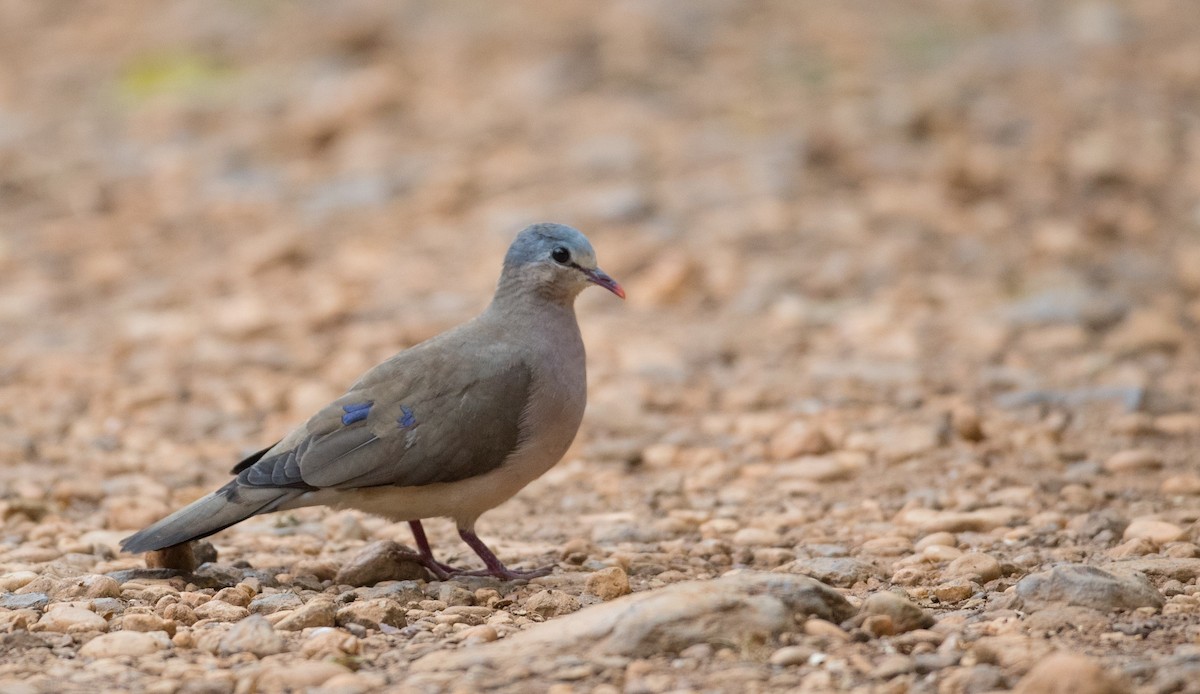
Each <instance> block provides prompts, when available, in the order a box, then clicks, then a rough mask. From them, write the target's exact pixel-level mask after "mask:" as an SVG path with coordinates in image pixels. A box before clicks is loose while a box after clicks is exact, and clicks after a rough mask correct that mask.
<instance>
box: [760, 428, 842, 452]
mask: <svg viewBox="0 0 1200 694" xmlns="http://www.w3.org/2000/svg"><path fill="white" fill-rule="evenodd" d="M832 448H833V447H832V445H831V444H830V443H829V438H828V437H827V436H826V435H825V432H824V431H822V430H821V429H820V427H817V426H814V425H812V424H809V423H808V422H802V421H796V422H791V423H790V424H788V425H786V426H784V427H783V428H782V429H780V430H779V431H777V432H776V433H775V434H774V435H773V436H772V437H771V441H770V444H769V445H768V447H767V450H768V452H769V453H770V455H771V457H772V458H774V459H775V460H787V459H789V458H795V457H797V456H802V455H809V456H817V455H821V454H823V453H828V452H829V451H830V450H832Z"/></svg>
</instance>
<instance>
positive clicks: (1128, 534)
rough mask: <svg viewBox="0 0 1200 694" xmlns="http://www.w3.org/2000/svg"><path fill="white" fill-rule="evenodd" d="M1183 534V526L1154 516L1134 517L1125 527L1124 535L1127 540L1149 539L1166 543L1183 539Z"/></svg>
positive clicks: (1157, 542)
mask: <svg viewBox="0 0 1200 694" xmlns="http://www.w3.org/2000/svg"><path fill="white" fill-rule="evenodd" d="M1183 536H1184V530H1183V528H1181V527H1179V526H1178V525H1175V524H1174V523H1167V522H1166V521H1160V520H1155V519H1153V518H1134V519H1133V520H1132V521H1130V523H1129V526H1128V527H1126V528H1125V533H1124V535H1123V537H1124V538H1125V539H1126V540H1135V539H1136V540H1147V541H1149V542H1152V543H1154V544H1156V545H1165V544H1167V543H1168V542H1174V541H1176V540H1179V539H1182V538H1183Z"/></svg>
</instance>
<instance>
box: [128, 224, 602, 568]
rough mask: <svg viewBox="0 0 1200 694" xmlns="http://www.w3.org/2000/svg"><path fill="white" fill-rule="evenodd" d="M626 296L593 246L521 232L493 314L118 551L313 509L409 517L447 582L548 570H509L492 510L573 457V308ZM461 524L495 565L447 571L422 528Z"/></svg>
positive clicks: (373, 377)
mask: <svg viewBox="0 0 1200 694" xmlns="http://www.w3.org/2000/svg"><path fill="white" fill-rule="evenodd" d="M590 285H599V286H600V287H603V288H605V289H607V290H608V291H610V292H612V293H613V294H615V295H617V296H618V297H620V298H622V299H624V298H625V290H624V289H622V288H621V285H620V284H618V283H617V281H616V280H614V279H613V278H612V277H610V276H609V275H607V274H605V272H604V271H603V270H601V269H600V267H599V266H598V265H597V264H596V254H595V251H594V250H593V249H592V245H591V243H590V242H589V241H588V239H587V237H585V236H584V235H583V234H582V233H581V232H579V231H578V230H576V229H573V228H571V227H569V226H565V225H561V224H550V223H544V224H535V225H533V226H530V227H527V228H526V229H524V230H523V231H521V232H520V233H519V234H518V235H517V237H516V239H515V240H514V241H513V242H512V245H511V246H510V247H509V249H508V252H507V254H506V255H505V257H504V264H503V268H502V270H501V273H500V280H499V282H498V283H497V286H496V292H495V295H494V296H493V298H492V301H491V303H490V304H489V305H488V307H487V308H486V309H485V310H484V311H483V312H482V313H481V314H479V315H478V316H476V317H475V318H473V319H471V320H470V321H468V322H466V323H463V324H461V325H459V326H458V327H455V328H452V329H450V330H448V331H446V332H444V333H441V334H439V335H437V336H435V337H433V338H430V339H429V340H426V341H425V342H422V343H420V344H417V345H415V346H413V347H410V348H408V349H406V350H404V351H401V352H400V353H398V354H396V355H395V356H392V357H391V358H389V359H387V360H386V361H384V362H382V363H380V364H379V365H377V366H375V367H373V368H372V369H370V370H369V371H367V372H366V373H365V374H363V376H362V377H361V378H359V379H358V381H357V382H356V383H354V384H353V385H352V386H350V389H349V390H347V391H346V393H345V394H344V395H342V396H341V397H339V398H338V399H336V400H334V401H333V402H331V403H330V404H329V405H327V406H326V407H325V408H323V409H321V410H320V411H318V412H317V413H316V414H314V415H313V416H312V417H310V418H309V419H308V421H306V422H305V423H304V424H302V425H300V426H299V427H297V428H296V429H295V430H293V431H292V432H291V433H289V434H288V435H287V436H285V437H283V439H282V440H280V441H279V442H278V443H276V444H274V445H272V446H268V447H267V448H264V449H263V450H261V451H259V452H257V453H255V454H253V455H251V456H249V457H248V458H246V459H245V460H243V461H241V462H240V463H238V464H237V465H236V466H234V468H233V469H232V470H231V471H230V474H233V475H235V477H234V478H233V479H232V480H230V481H229V483H228V484H226V485H225V486H223V487H221V488H220V489H217V490H216V491H214V492H212V493H210V494H208V495H207V496H204V497H202V498H200V499H198V500H197V501H195V502H193V503H192V504H190V505H188V506H185V507H184V508H182V509H180V510H178V511H175V512H174V513H172V514H170V515H169V516H167V517H166V518H163V519H162V520H160V521H158V522H156V523H154V524H152V525H150V526H149V527H147V528H145V529H144V530H141V531H139V532H137V533H135V534H133V535H131V536H129V537H127V538H125V539H124V540H122V542H121V546H122V549H124V550H125V551H128V552H134V553H139V552H149V551H157V550H164V549H169V548H172V547H176V546H178V545H181V544H184V543H187V542H190V541H192V540H197V539H200V538H203V537H207V536H209V535H212V534H213V533H216V532H219V531H221V530H224V529H225V528H228V527H229V526H231V525H234V524H235V523H239V522H241V521H243V520H246V519H247V518H250V517H252V516H256V515H259V514H263V513H270V512H274V511H284V510H289V509H296V508H302V507H308V506H327V507H331V508H334V509H358V510H360V511H364V512H367V513H371V514H375V515H378V516H382V517H384V518H387V519H390V520H393V521H396V522H400V521H407V522H408V524H409V527H410V529H411V530H412V534H413V539H414V541H415V544H416V546H417V552H416V553H413V555H412V557H411V558H412V559H414V560H416V561H418V562H420V564H421V565H423V566H424V567H425V568H427V569H428V570H429V571H430V573H432V574H433V575H434V576H436V577H438V578H439V579H442V580H444V579H446V578H449V577H451V576H456V575H485V576H486V575H491V576H494V577H496V578H499V579H502V580H516V579H528V578H534V577H537V576H544V575H546V574H548V573H549V572H550V571H551V569H552V567H543V568H539V569H533V570H526V571H521V570H514V569H509V568H508V567H506V566H505V565H504V563H503V562H501V561H500V559H499V558H497V557H496V555H495V554H494V553H493V552H492V551H491V550H490V549H488V547H487V545H486V544H484V542H483V541H482V540H480V539H479V536H478V535H476V534H475V530H474V527H475V522H476V520H477V519H478V518H479V517H480V515H482V514H483V513H484V512H486V511H488V510H490V509H492V508H495V507H496V506H498V505H500V504H501V503H503V502H504V501H506V500H508V499H509V498H511V497H512V496H513V495H515V494H516V493H517V492H518V491H520V490H521V489H522V488H523V487H525V486H526V485H527V484H529V483H530V482H532V481H533V480H535V479H537V478H538V477H540V476H541V475H542V474H543V473H545V472H546V471H547V470H549V469H550V468H551V467H553V466H554V465H555V464H556V463H557V462H558V461H559V460H560V459H561V458H562V457H563V455H564V454H566V452H567V449H568V448H569V447H570V445H571V443H572V441H573V440H574V439H575V435H576V433H577V432H578V430H579V425H580V423H581V421H582V419H583V412H584V406H585V404H586V400H587V382H586V377H585V367H584V345H583V339H582V336H581V335H580V332H579V324H578V322H577V321H576V317H575V298H576V297H577V296H578V295H579V293H580V292H581V291H583V289H585V288H586V287H588V286H590ZM439 517H444V518H450V519H452V520H453V521H454V523H455V524H456V526H457V528H458V534H459V536H460V537H461V538H462V540H463V541H464V542H465V543H466V544H467V545H468V546H469V547H470V548H471V549H472V550H474V551H475V553H476V554H477V555H479V558H480V559H482V560H483V563H484V565H485V566H486V568H485V569H483V570H482V571H480V570H474V571H469V570H466V569H459V568H455V567H453V566H450V565H448V564H444V563H442V562H440V561H438V560H437V559H436V558H435V557H434V554H433V550H432V549H431V547H430V544H429V541H428V539H427V537H426V535H425V530H424V528H423V526H422V525H421V521H422V520H423V519H427V518H439Z"/></svg>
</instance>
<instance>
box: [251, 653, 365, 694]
mask: <svg viewBox="0 0 1200 694" xmlns="http://www.w3.org/2000/svg"><path fill="white" fill-rule="evenodd" d="M346 674H350V670H349V669H347V668H346V667H345V666H343V665H338V664H337V663H334V662H331V661H328V660H301V661H298V662H290V663H284V664H279V665H270V666H266V667H264V668H263V669H262V670H261V671H260V673H259V675H258V677H257V679H256V680H255V682H254V686H252V687H250V688H248V689H247V691H265V692H303V691H307V690H308V689H310V688H312V687H320V686H321V685H323V684H325V683H326V682H328V681H329V680H330V679H332V678H334V677H337V676H339V675H346Z"/></svg>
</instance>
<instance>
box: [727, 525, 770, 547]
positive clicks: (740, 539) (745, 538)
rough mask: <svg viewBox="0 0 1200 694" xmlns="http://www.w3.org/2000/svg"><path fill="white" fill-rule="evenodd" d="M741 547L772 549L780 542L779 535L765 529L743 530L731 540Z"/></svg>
mask: <svg viewBox="0 0 1200 694" xmlns="http://www.w3.org/2000/svg"><path fill="white" fill-rule="evenodd" d="M731 541H732V542H733V544H735V545H737V546H739V547H770V546H773V545H776V544H778V543H779V542H780V537H779V533H777V532H775V531H773V530H766V529H764V528H742V529H741V530H739V531H737V532H736V533H734V534H733V538H732V540H731Z"/></svg>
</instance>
